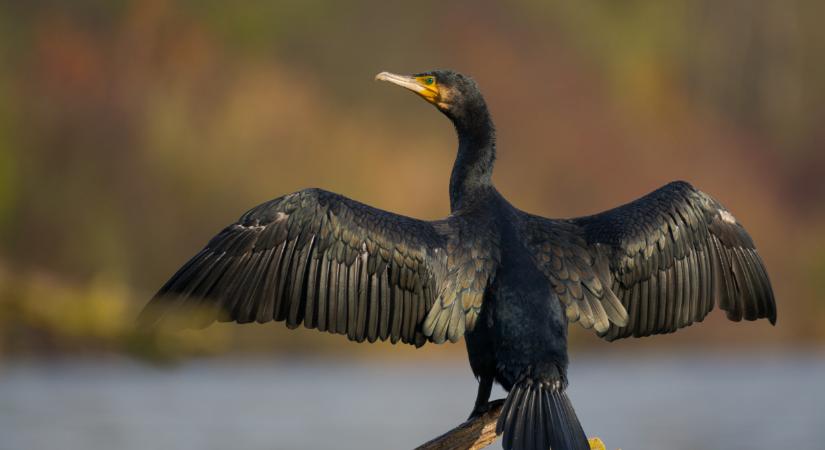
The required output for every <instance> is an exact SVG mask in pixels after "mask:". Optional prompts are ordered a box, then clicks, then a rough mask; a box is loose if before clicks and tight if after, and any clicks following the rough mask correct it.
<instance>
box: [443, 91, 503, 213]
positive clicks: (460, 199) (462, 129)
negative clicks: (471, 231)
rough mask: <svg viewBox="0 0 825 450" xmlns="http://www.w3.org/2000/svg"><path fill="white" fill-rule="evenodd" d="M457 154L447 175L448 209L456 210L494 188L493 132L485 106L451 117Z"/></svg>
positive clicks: (494, 137)
mask: <svg viewBox="0 0 825 450" xmlns="http://www.w3.org/2000/svg"><path fill="white" fill-rule="evenodd" d="M453 124H454V125H455V128H456V132H457V133H458V155H457V156H456V159H455V164H454V165H453V173H452V175H451V176H450V209H451V210H452V211H456V210H459V209H462V208H466V207H468V206H470V205H471V204H472V203H473V202H474V201H476V200H478V199H481V198H483V197H484V194H485V193H487V192H490V191H491V189H492V186H493V181H492V175H493V164H494V163H495V159H496V132H495V127H494V126H493V121H492V119H491V118H490V114H489V112H488V111H487V108H486V106H484V105H481V107H479V108H477V109H475V110H470V111H468V112H466V113H465V115H464V116H462V117H458V118H453Z"/></svg>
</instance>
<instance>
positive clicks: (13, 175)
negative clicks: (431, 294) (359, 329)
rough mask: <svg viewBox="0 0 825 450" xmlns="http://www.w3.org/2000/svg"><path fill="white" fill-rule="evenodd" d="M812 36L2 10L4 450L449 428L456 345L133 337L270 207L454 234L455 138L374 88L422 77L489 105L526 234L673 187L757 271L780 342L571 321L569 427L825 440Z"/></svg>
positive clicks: (748, 442) (352, 444)
mask: <svg viewBox="0 0 825 450" xmlns="http://www.w3.org/2000/svg"><path fill="white" fill-rule="evenodd" d="M823 17H825V4H823V3H822V2H818V1H816V0H792V1H787V2H773V1H769V0H756V1H752V0H730V1H726V2H716V1H712V0H692V1H688V0H663V1H641V0H633V1H623V2H614V1H608V0H602V1H592V2H565V1H539V0H518V1H511V2H484V1H482V2H439V1H434V0H432V1H431V0H419V1H415V2H386V1H351V2H339V1H334V0H305V1H299V0H266V1H264V0H261V1H255V2H246V3H243V4H241V3H236V2H223V1H218V0H201V1H193V0H179V1H172V0H141V1H137V0H78V1H73V2H64V1H57V0H38V1H27V2H20V1H12V0H4V1H0V449H4V450H5V449H24V448H25V449H34V448H43V449H45V448H57V446H58V445H59V446H60V448H63V449H73V448H84V449H96V448H101V449H103V448H121V449H127V448H135V449H139V448H170V449H171V448H175V449H183V448H193V449H195V448H198V449H204V448H215V449H222V448H229V447H230V446H231V447H233V448H239V449H245V448H250V449H251V448H255V449H257V448H261V449H264V448H292V449H294V448H328V447H332V446H336V447H339V448H362V449H363V448H375V449H382V448H411V447H413V446H415V445H417V444H420V443H422V442H423V441H425V440H427V439H429V438H430V437H433V436H435V435H437V434H439V433H440V432H442V431H445V430H446V429H448V428H450V427H452V426H453V425H455V424H457V423H458V422H460V421H461V420H463V418H464V417H465V416H466V414H467V413H468V412H469V409H470V407H471V404H472V400H473V398H474V397H473V395H474V390H475V381H474V380H473V378H472V375H471V374H470V371H469V368H468V367H466V363H465V356H464V347H463V345H462V344H459V345H446V346H440V347H436V346H426V347H425V348H423V349H420V350H414V349H411V348H406V347H404V348H402V347H399V346H395V347H394V346H391V345H388V344H386V345H385V344H380V345H378V344H377V345H372V346H369V345H357V344H351V343H349V342H347V341H346V339H343V338H341V337H338V336H328V335H325V334H321V333H317V332H309V331H287V330H286V329H285V328H284V327H283V326H282V325H280V324H274V325H273V324H269V325H263V326H244V327H241V326H231V325H219V326H213V327H211V328H209V329H207V330H205V331H198V332H184V333H160V334H155V335H146V334H140V333H137V332H136V331H135V330H134V328H133V323H134V317H135V315H136V313H137V312H138V311H139V309H140V307H141V306H142V304H143V303H144V302H145V301H146V300H147V299H148V298H149V297H150V296H151V295H152V293H153V290H155V289H156V288H157V287H159V286H160V285H161V284H162V283H163V282H164V281H165V280H166V278H167V277H168V276H170V275H171V274H172V273H173V272H174V271H175V270H176V269H177V268H178V267H179V266H180V265H181V264H182V263H183V262H184V261H185V260H186V259H187V258H188V257H189V256H191V255H193V254H194V253H195V252H196V251H197V250H199V249H200V248H201V246H202V245H204V244H205V242H206V241H207V240H208V239H209V238H210V237H211V236H212V235H213V234H214V233H215V232H217V231H218V230H219V229H221V228H222V227H223V226H224V225H226V224H228V223H230V222H231V221H233V220H235V219H236V218H237V217H238V216H239V215H240V214H241V213H242V212H244V211H245V210H246V209H248V208H249V207H251V206H254V205H256V204H258V203H260V202H262V201H265V200H268V199H270V198H274V197H276V196H280V195H282V194H284V193H288V192H293V191H296V190H298V189H301V188H305V187H313V186H316V187H321V188H324V189H327V190H331V191H335V192H339V193H342V194H344V195H347V196H349V197H351V198H355V199H357V200H360V201H363V202H365V203H369V204H372V205H374V206H377V207H380V208H384V209H387V210H390V211H394V212H398V213H402V214H407V215H412V216H416V217H420V218H439V217H443V216H445V215H446V214H448V212H449V205H448V198H447V184H448V178H449V173H450V167H451V164H452V161H453V158H454V151H455V147H456V143H455V137H454V133H453V130H452V127H451V126H450V124H449V122H448V121H447V120H446V119H444V118H443V117H442V116H441V115H440V114H437V113H436V112H434V111H433V110H432V108H431V107H430V106H429V105H427V104H426V103H425V102H422V101H420V100H418V99H416V98H413V97H412V96H410V95H409V94H407V93H404V92H402V90H400V89H397V88H393V87H390V86H389V85H386V84H377V83H375V82H373V81H372V78H373V76H374V75H375V74H376V73H377V72H379V71H382V70H389V71H393V72H400V73H405V72H407V73H411V72H420V71H424V70H427V69H431V68H440V67H448V68H453V69H456V70H459V71H461V72H464V73H466V74H470V75H472V76H473V77H474V78H475V79H476V80H477V81H478V82H479V83H480V85H481V87H482V89H483V92H484V94H485V96H486V99H487V102H488V104H489V106H490V108H491V110H492V112H493V116H494V119H495V121H496V124H497V128H498V135H499V139H498V142H499V159H498V163H497V169H496V174H495V177H494V179H495V182H496V184H497V186H498V188H499V190H500V191H501V192H502V193H503V194H505V195H506V196H507V197H508V198H509V199H510V200H511V201H512V202H513V203H514V204H516V205H518V206H519V207H521V208H522V209H525V210H528V211H531V212H534V213H538V214H542V215H546V216H550V217H566V216H575V215H583V214H589V213H594V212H597V211H601V210H604V209H607V208H610V207H613V206H616V205H618V204H621V203H624V202H627V201H630V200H632V199H634V198H637V197H639V196H641V195H643V194H645V193H647V192H649V191H651V190H653V189H655V188H657V187H659V186H660V185H663V184H665V183H667V182H668V181H671V180H674V179H684V180H687V181H690V182H691V183H693V184H694V185H696V186H697V187H699V188H701V189H702V190H704V191H706V192H709V193H711V194H712V195H714V196H715V197H716V198H717V199H719V200H720V201H721V202H722V203H723V204H725V205H726V206H727V207H728V208H729V209H731V210H732V211H733V212H734V214H735V215H736V216H737V218H738V219H739V220H740V221H741V222H743V223H744V224H745V225H746V226H747V228H748V230H749V231H750V233H751V234H752V236H753V237H754V239H755V241H756V242H757V245H758V246H759V249H760V252H761V254H762V255H763V258H764V260H765V262H766V264H767V266H768V269H769V271H770V274H771V276H772V281H773V284H774V287H775V290H776V295H777V302H778V310H779V321H778V324H777V326H776V327H770V326H769V325H768V324H767V323H765V322H764V321H763V322H759V323H742V324H732V323H729V322H727V321H726V320H725V319H724V317H723V316H724V315H723V314H720V313H715V314H712V315H711V317H709V318H708V319H707V320H706V321H705V323H703V324H701V325H698V326H693V327H691V328H689V329H686V330H682V331H681V332H679V333H677V334H674V335H669V336H660V337H656V338H652V339H650V338H649V339H642V340H636V341H627V342H618V343H613V344H607V343H604V342H602V341H600V340H599V339H597V338H596V337H595V336H592V335H591V334H590V333H588V332H584V331H582V330H579V329H578V327H573V328H572V329H571V335H572V336H571V340H572V344H571V345H572V347H573V350H572V360H573V361H572V367H571V373H572V374H571V389H573V391H572V396H573V401H574V403H575V404H576V405H577V409H578V411H579V415H580V417H581V419H582V422H583V423H584V425H585V429H586V430H587V431H588V434H591V435H599V436H601V437H603V438H604V439H605V440H606V441H607V443H608V445H609V446H611V447H622V448H624V449H626V450H628V449H644V448H668V449H693V450H697V449H733V448H742V449H745V448H748V449H754V448H791V444H794V443H800V445H801V443H803V442H807V443H809V444H810V442H822V441H823V440H825V431H824V430H822V429H821V424H822V423H823V422H824V421H825V406H823V402H825V388H822V387H821V383H819V382H818V381H816V380H821V379H822V377H823V376H825V327H822V326H821V325H820V324H821V323H823V321H825V301H823V292H824V291H825V207H823V205H825V179H823V177H825V58H823V55H825V27H822V25H821V22H822V18H823ZM445 379H448V380H450V381H448V382H445V381H444V380H445ZM498 394H499V395H501V393H500V392H499V393H498ZM816 424H819V426H817V425H816Z"/></svg>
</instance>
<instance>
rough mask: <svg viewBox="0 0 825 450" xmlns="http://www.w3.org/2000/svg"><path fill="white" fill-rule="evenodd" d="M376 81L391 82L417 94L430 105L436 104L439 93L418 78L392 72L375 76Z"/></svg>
mask: <svg viewBox="0 0 825 450" xmlns="http://www.w3.org/2000/svg"><path fill="white" fill-rule="evenodd" d="M375 79H376V81H389V82H390V83H392V84H397V85H399V86H401V87H403V88H405V89H408V90H410V91H413V92H415V93H416V94H418V95H420V96H421V97H423V98H424V100H427V101H428V102H430V103H435V101H436V99H437V97H438V92H437V91H436V90H434V89H432V88H429V87H427V86H424V85H423V84H421V83H420V82H419V81H418V79H417V78H416V77H411V76H407V75H398V74H394V73H390V72H381V73H379V74H378V75H376V76H375Z"/></svg>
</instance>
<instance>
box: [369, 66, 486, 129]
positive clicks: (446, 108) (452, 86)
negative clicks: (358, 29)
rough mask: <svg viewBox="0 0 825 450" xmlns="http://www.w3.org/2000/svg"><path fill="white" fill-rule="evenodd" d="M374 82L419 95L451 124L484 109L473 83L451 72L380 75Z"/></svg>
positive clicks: (467, 78) (435, 71)
mask: <svg viewBox="0 0 825 450" xmlns="http://www.w3.org/2000/svg"><path fill="white" fill-rule="evenodd" d="M375 79H376V80H379V81H389V82H390V83H393V84H397V85H399V86H401V87H403V88H406V89H408V90H410V91H412V92H415V93H416V94H418V95H419V96H420V97H421V98H423V99H424V100H426V101H427V102H429V103H431V104H433V105H435V107H436V108H438V110H439V111H441V112H443V113H444V114H446V115H447V116H448V117H449V118H451V119H453V121H456V120H458V121H461V120H462V119H464V118H466V117H467V116H472V115H475V113H477V112H480V111H484V112H485V113H486V111H487V106H486V104H485V102H484V98H483V97H482V96H481V91H480V90H479V89H478V85H477V84H476V82H475V81H474V80H473V79H472V78H470V77H468V76H466V75H462V74H460V73H458V72H454V71H452V70H433V71H430V72H424V73H418V74H415V75H397V74H394V73H389V72H381V73H379V74H378V75H376V76H375Z"/></svg>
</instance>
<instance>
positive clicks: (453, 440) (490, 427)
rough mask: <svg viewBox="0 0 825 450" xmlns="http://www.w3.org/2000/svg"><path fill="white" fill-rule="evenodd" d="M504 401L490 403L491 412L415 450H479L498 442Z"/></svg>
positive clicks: (468, 421)
mask: <svg viewBox="0 0 825 450" xmlns="http://www.w3.org/2000/svg"><path fill="white" fill-rule="evenodd" d="M503 405H504V400H503V399H502V400H496V401H493V402H490V410H489V411H487V412H486V413H484V414H483V415H481V416H479V417H474V418H472V419H470V420H467V421H466V422H464V423H462V424H461V425H459V426H457V427H455V428H453V429H452V430H450V431H448V432H446V433H444V434H442V435H441V436H439V437H437V438H435V439H433V440H431V441H429V442H427V443H425V444H423V445H421V446H420V447H417V448H416V449H415V450H455V449H467V450H478V449H480V448H484V447H486V446H488V445H490V444H492V443H493V442H494V441H495V440H496V437H497V436H496V421H497V420H498V416H499V414H501V407H502V406H503Z"/></svg>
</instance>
